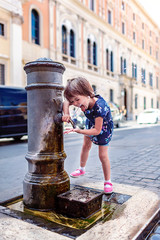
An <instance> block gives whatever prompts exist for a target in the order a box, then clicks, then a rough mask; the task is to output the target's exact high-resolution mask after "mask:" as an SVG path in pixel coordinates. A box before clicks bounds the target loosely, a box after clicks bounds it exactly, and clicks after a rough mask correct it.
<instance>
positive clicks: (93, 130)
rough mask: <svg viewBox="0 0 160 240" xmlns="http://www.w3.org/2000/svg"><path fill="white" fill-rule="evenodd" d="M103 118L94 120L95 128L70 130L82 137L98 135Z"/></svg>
mask: <svg viewBox="0 0 160 240" xmlns="http://www.w3.org/2000/svg"><path fill="white" fill-rule="evenodd" d="M102 124H103V118H102V117H97V118H96V119H95V127H94V128H91V129H72V132H77V133H80V134H84V135H99V134H100V132H101V130H102Z"/></svg>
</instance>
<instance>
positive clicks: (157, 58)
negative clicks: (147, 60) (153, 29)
mask: <svg viewBox="0 0 160 240" xmlns="http://www.w3.org/2000/svg"><path fill="white" fill-rule="evenodd" d="M156 59H157V60H158V50H157V51H156Z"/></svg>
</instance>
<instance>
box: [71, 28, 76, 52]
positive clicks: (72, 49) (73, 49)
mask: <svg viewBox="0 0 160 240" xmlns="http://www.w3.org/2000/svg"><path fill="white" fill-rule="evenodd" d="M70 56H71V57H75V35H74V32H73V30H71V31H70Z"/></svg>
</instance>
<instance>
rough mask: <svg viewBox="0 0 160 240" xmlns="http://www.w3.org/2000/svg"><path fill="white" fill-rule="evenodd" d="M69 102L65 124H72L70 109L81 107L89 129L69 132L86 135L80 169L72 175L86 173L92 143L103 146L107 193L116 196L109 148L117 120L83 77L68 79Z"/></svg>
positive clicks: (67, 99) (67, 97) (66, 97)
mask: <svg viewBox="0 0 160 240" xmlns="http://www.w3.org/2000/svg"><path fill="white" fill-rule="evenodd" d="M64 97H65V101H64V104H63V117H62V120H63V121H64V122H69V121H70V119H71V117H70V114H69V106H70V105H74V106H76V107H80V108H81V110H82V111H83V112H84V114H85V116H86V118H87V120H86V129H78V128H76V129H72V130H68V131H66V132H65V133H69V132H76V133H80V134H83V135H84V142H83V146H82V150H81V156H80V168H79V169H77V170H76V171H74V172H72V173H71V174H70V176H71V177H79V176H82V175H84V174H85V166H86V162H87V159H88V155H89V151H90V149H91V146H92V142H93V143H94V144H97V145H98V147H99V158H100V161H101V163H102V168H103V173H104V178H105V182H104V192H105V193H112V191H113V186H112V183H111V180H110V161H109V158H108V145H109V142H110V141H111V138H112V132H113V121H112V116H111V111H110V108H109V106H108V105H107V102H106V101H105V100H104V99H103V98H102V97H101V96H99V95H94V91H93V89H92V87H91V85H90V84H89V82H88V81H87V80H86V79H85V78H82V77H78V78H73V79H71V80H68V82H67V86H66V87H65V90H64Z"/></svg>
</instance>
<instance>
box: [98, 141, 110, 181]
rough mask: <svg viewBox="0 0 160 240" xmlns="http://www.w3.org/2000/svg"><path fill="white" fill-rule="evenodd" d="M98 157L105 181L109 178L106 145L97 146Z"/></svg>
mask: <svg viewBox="0 0 160 240" xmlns="http://www.w3.org/2000/svg"><path fill="white" fill-rule="evenodd" d="M99 159H100V160H101V163H102V168H103V174H104V178H105V180H106V181H107V180H109V179H110V178H111V166H110V161H109V157H108V146H99Z"/></svg>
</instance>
